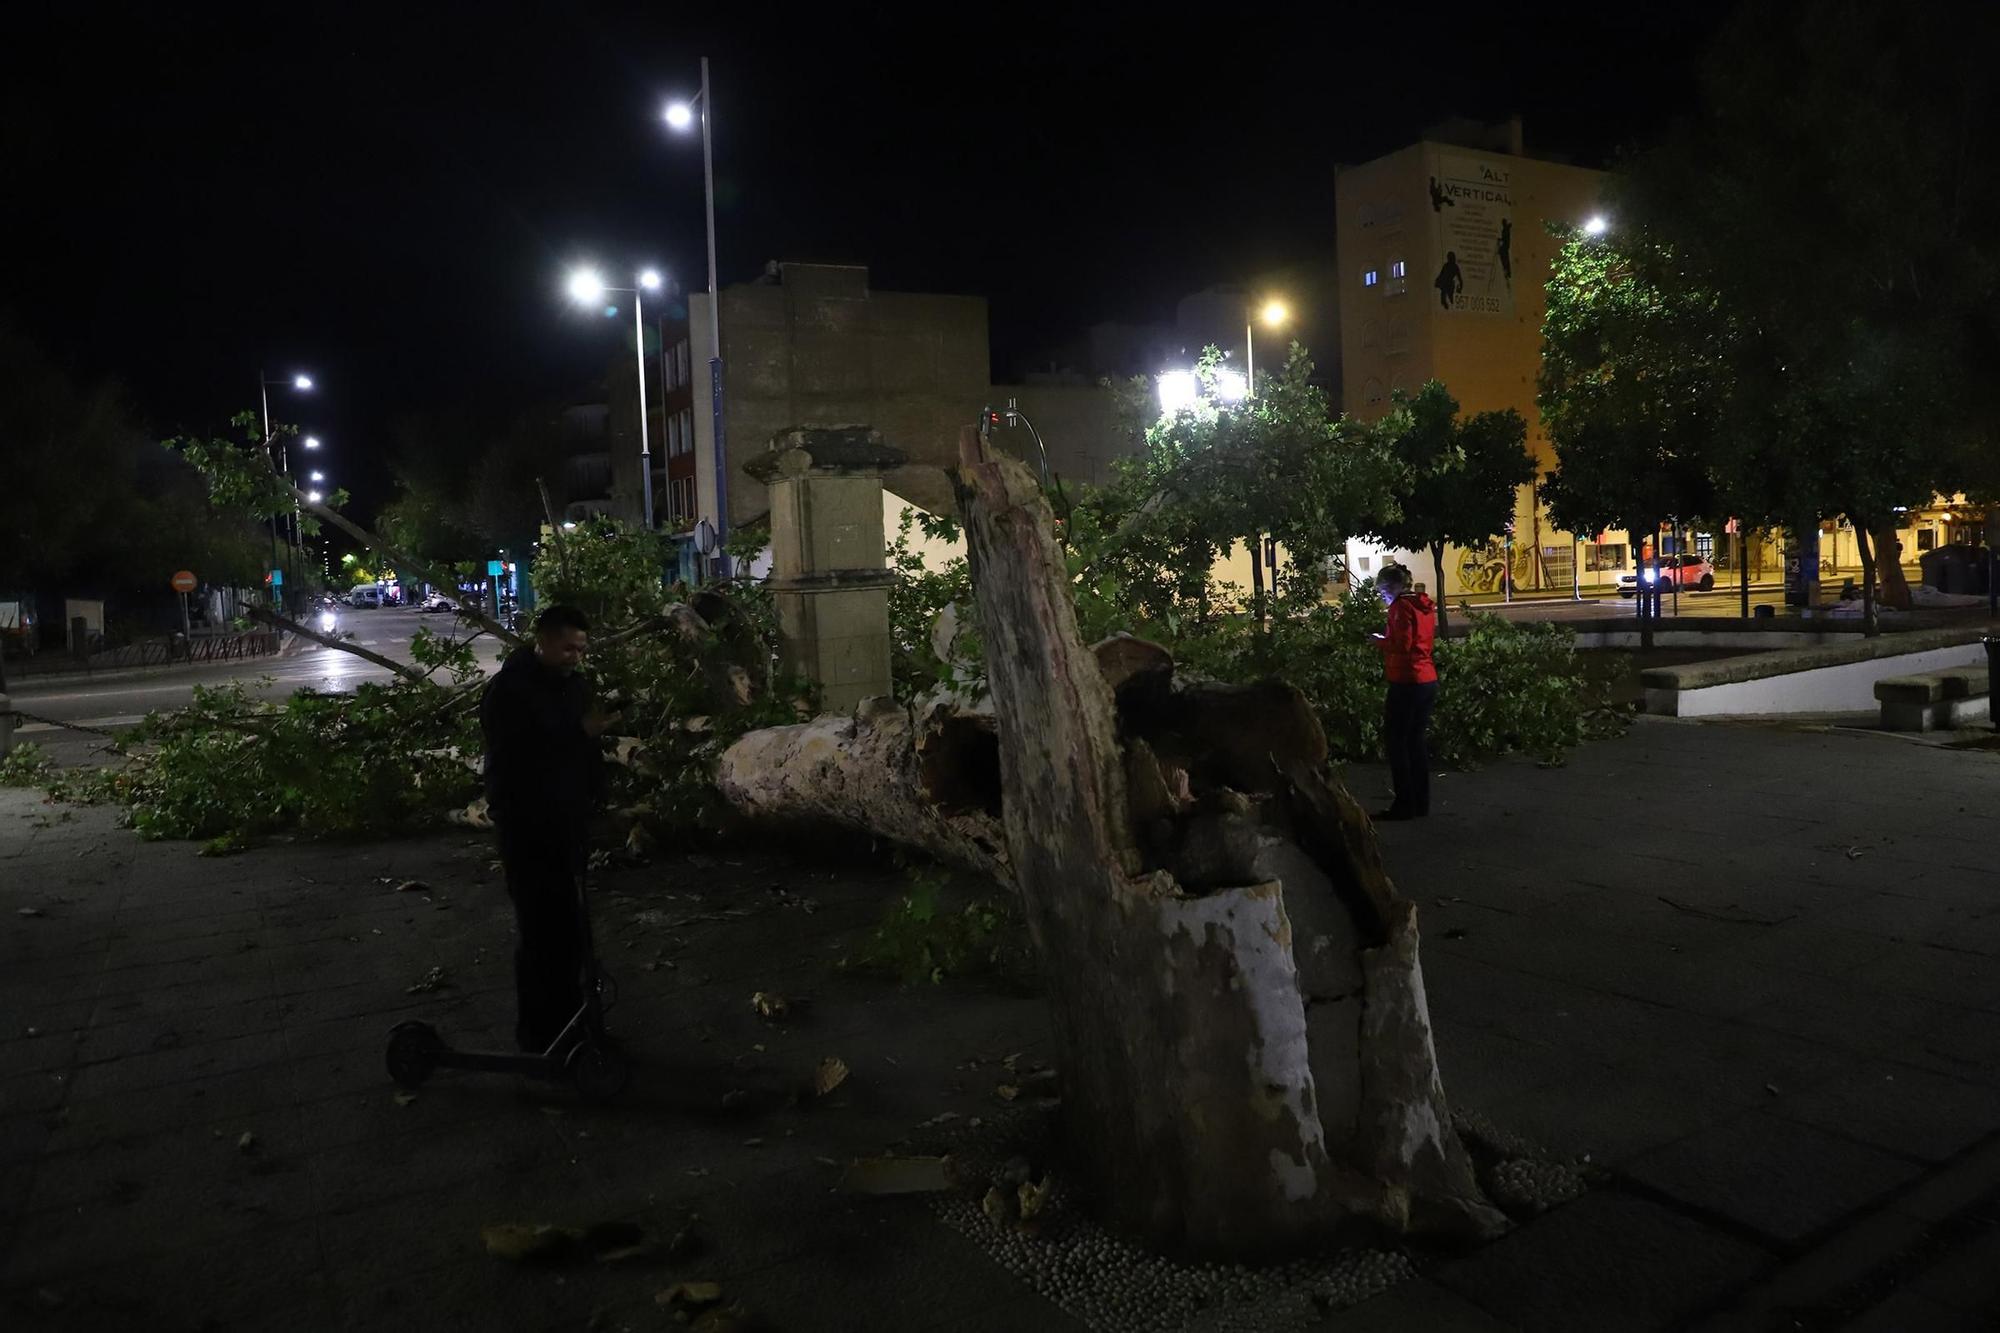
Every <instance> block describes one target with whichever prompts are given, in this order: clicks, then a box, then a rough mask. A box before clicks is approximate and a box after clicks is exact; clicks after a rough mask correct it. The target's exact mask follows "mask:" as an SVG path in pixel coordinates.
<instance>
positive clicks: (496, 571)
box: [486, 560, 507, 579]
mask: <svg viewBox="0 0 2000 1333" xmlns="http://www.w3.org/2000/svg"><path fill="white" fill-rule="evenodd" d="M506 572H507V567H506V566H505V565H504V564H502V563H501V562H500V561H498V560H488V561H487V562H486V576H487V577H488V578H494V579H497V578H499V577H500V576H501V575H502V574H505V573H506Z"/></svg>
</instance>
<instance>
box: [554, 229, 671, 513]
mask: <svg viewBox="0 0 2000 1333" xmlns="http://www.w3.org/2000/svg"><path fill="white" fill-rule="evenodd" d="M635 281H636V282H637V283H638V286H636V287H607V286H605V285H604V279H603V278H601V277H599V276H598V273H597V270H596V269H590V268H580V269H578V270H577V271H576V272H574V273H572V274H570V278H569V294H570V296H571V297H573V298H574V299H575V300H577V301H578V302H580V303H582V304H585V305H590V304H594V303H596V302H597V301H599V300H601V299H602V298H603V297H604V294H605V293H606V292H619V293H622V294H625V295H629V296H630V297H631V298H632V351H633V353H634V355H635V356H636V357H637V358H638V363H639V494H640V496H641V499H642V504H641V509H640V513H641V515H642V517H643V518H644V519H645V523H646V530H647V531H649V532H650V531H651V530H652V527H653V445H652V440H651V437H650V436H649V435H648V434H647V430H646V316H645V313H644V312H643V311H642V310H641V308H640V307H641V301H640V293H641V292H656V291H658V290H660V287H661V284H662V279H661V277H660V272H659V270H658V269H651V268H649V269H646V270H644V271H642V272H641V273H640V274H639V276H638V278H637V279H635Z"/></svg>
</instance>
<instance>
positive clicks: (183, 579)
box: [174, 569, 200, 592]
mask: <svg viewBox="0 0 2000 1333" xmlns="http://www.w3.org/2000/svg"><path fill="white" fill-rule="evenodd" d="M198 586H200V585H199V583H198V581H197V580H196V578H195V576H194V571H193V570H191V569H183V570H182V571H181V572H180V573H178V574H176V575H174V591H175V592H193V591H194V590H195V588H196V587H198Z"/></svg>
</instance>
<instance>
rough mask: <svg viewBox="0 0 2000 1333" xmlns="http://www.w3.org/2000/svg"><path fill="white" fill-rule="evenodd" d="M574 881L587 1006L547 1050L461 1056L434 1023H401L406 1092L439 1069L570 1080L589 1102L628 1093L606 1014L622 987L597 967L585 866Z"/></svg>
mask: <svg viewBox="0 0 2000 1333" xmlns="http://www.w3.org/2000/svg"><path fill="white" fill-rule="evenodd" d="M573 878H574V880H575V883H576V915H577V922H578V928H579V929H580V930H581V931H582V932H583V940H582V944H583V950H582V952H583V1002H582V1004H580V1005H579V1006H578V1007H577V1011H576V1012H575V1013H574V1014H572V1015H570V1020H569V1022H567V1023H565V1024H564V1025H563V1029H562V1031H561V1032H559V1033H557V1034H556V1038H555V1040H554V1041H552V1042H550V1043H549V1046H548V1049H547V1050H544V1051H540V1052H535V1051H520V1052H516V1051H461V1050H457V1049H454V1048H453V1047H452V1046H450V1045H449V1044H447V1043H446V1042H445V1040H444V1038H443V1037H441V1036H439V1035H438V1030H437V1029H436V1028H434V1027H432V1026H431V1025H430V1024H429V1023H419V1022H407V1023H398V1024H397V1025H396V1026H395V1027H394V1028H392V1029H391V1030H390V1032H389V1052H388V1055H389V1059H388V1063H389V1077H390V1078H392V1079H394V1080H395V1081H396V1082H397V1083H400V1084H401V1085H402V1086H404V1087H406V1088H416V1087H418V1086H420V1085H421V1084H422V1083H423V1082H424V1080H425V1079H428V1078H429V1077H430V1076H431V1073H432V1071H433V1070H437V1069H479V1070H484V1071H486V1072H488V1073H494V1074H525V1075H527V1076H529V1077H530V1078H546V1079H552V1080H556V1081H561V1080H564V1079H567V1080H569V1081H570V1082H572V1083H574V1084H575V1085H576V1090H577V1092H578V1093H579V1094H580V1095H581V1096H582V1097H583V1099H584V1100H585V1101H587V1102H605V1101H609V1100H610V1099H611V1098H613V1097H616V1096H617V1095H618V1094H619V1093H620V1092H623V1091H624V1090H625V1084H626V1083H627V1082H628V1081H630V1079H631V1077H632V1068H631V1065H630V1064H629V1063H627V1061H626V1059H625V1055H624V1052H622V1051H621V1050H619V1049H618V1045H617V1043H616V1042H614V1041H613V1040H612V1039H611V1038H610V1036H609V1035H607V1034H606V1032H605V1030H604V1014H605V1011H606V1010H608V1009H610V1008H611V1006H612V1005H613V1004H615V1003H616V1002H617V999H618V987H617V985H616V984H615V983H614V982H613V981H612V980H611V978H610V977H608V976H606V975H604V973H603V972H602V971H601V970H600V969H599V968H598V966H597V945H596V942H595V941H594V939H593V938H592V935H591V929H590V900H589V896H588V895H587V893H586V892H585V884H584V881H585V872H584V869H583V868H581V867H580V868H579V869H578V871H577V873H576V875H575V876H574V877H573Z"/></svg>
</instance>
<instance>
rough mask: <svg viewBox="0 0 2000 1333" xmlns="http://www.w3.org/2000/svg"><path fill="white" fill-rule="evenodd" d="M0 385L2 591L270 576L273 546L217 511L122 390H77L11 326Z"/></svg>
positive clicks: (98, 386) (0, 357)
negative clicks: (177, 575)
mask: <svg viewBox="0 0 2000 1333" xmlns="http://www.w3.org/2000/svg"><path fill="white" fill-rule="evenodd" d="M0 383H5V384H6V386H7V390H6V392H5V393H4V394H0V457H5V458H6V460H7V462H8V476H7V480H6V484H5V485H4V486H0V587H4V588H6V589H8V590H9V591H17V590H18V591H28V590H32V589H49V590H65V589H67V590H82V589H92V590H97V591H103V592H113V593H115V592H124V591H136V592H140V593H147V594H154V595H158V596H164V595H165V591H166V588H167V583H168V580H169V579H171V578H172V576H173V574H174V572H175V571H176V570H180V569H193V570H195V571H196V572H197V573H198V574H199V575H200V576H201V577H202V578H203V579H205V580H207V581H208V582H210V583H216V584H250V583H254V582H256V581H257V580H259V579H260V578H261V577H262V570H263V569H264V567H265V561H266V559H267V558H268V555H269V549H270V548H269V545H268V539H267V538H266V537H264V536H263V534H261V533H260V532H259V531H258V530H257V528H256V527H255V526H253V525H252V524H251V523H249V522H248V521H247V520H245V519H244V518H242V517H241V516H240V515H234V514H224V513H222V512H219V511H217V510H216V509H215V508H214V507H213V506H212V505H211V504H210V503H209V501H208V496H207V488H206V486H205V485H204V484H203V482H202V479H201V477H200V476H199V474H197V473H196V472H195V471H194V470H193V469H191V468H189V467H187V466H186V465H185V464H184V463H182V462H180V461H179V460H177V459H175V458H173V457H172V456H170V455H168V454H165V453H162V452H161V451H160V449H159V448H158V446H157V445H155V444H154V443H153V442H152V441H151V440H150V439H149V438H148V437H147V435H146V432H145V431H144V429H143V428H142V427H141V426H140V424H139V423H138V421H137V420H136V419H135V418H134V417H133V416H132V414H131V412H130V411H129V409H128V408H127V406H126V404H125V402H124V399H123V398H122V396H121V395H120V393H119V391H118V390H117V388H116V387H115V386H113V385H111V384H109V383H105V382H98V383H94V384H89V385H80V384H78V383H76V382H75V381H74V380H72V379H71V378H70V376H69V375H67V374H66V373H65V372H64V371H63V370H62V369H61V368H60V367H59V366H57V365H56V364H55V363H54V362H52V361H50V360H49V359H48V358H47V357H46V356H44V355H43V354H42V353H41V352H40V351H39V349H37V348H36V347H35V346H34V345H33V344H32V343H30V342H29V341H28V340H27V339H26V338H24V337H22V336H21V335H19V334H18V333H15V332H13V331H11V330H0Z"/></svg>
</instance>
